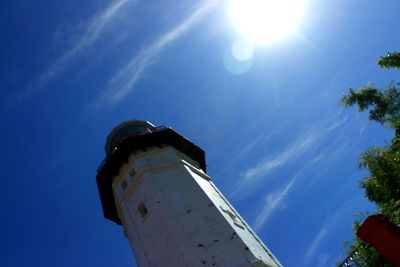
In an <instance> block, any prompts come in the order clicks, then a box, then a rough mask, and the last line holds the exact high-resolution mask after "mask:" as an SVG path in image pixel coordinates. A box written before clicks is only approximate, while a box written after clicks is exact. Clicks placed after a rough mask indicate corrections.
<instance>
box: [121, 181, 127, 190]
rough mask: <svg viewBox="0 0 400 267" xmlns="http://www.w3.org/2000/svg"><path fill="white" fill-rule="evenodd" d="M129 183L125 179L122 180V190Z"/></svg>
mask: <svg viewBox="0 0 400 267" xmlns="http://www.w3.org/2000/svg"><path fill="white" fill-rule="evenodd" d="M127 185H128V183H127V182H126V181H125V179H123V180H122V182H121V188H122V190H123V189H125V188H126V187H127Z"/></svg>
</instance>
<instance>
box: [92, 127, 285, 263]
mask: <svg viewBox="0 0 400 267" xmlns="http://www.w3.org/2000/svg"><path fill="white" fill-rule="evenodd" d="M105 151H106V158H105V160H104V161H103V162H102V164H101V165H100V166H99V168H98V170H97V177H96V180H97V185H98V189H99V193H100V199H101V203H102V207H103V212H104V216H105V217H106V218H107V219H109V220H111V221H113V222H115V223H117V224H118V225H122V227H123V231H124V234H125V236H126V238H127V239H128V240H129V243H130V246H131V248H132V251H133V253H134V255H135V258H136V262H137V264H138V266H139V267H184V266H188V267H250V266H252V267H262V266H265V267H267V266H268V267H279V266H281V264H280V263H279V261H278V260H277V259H276V258H275V256H274V255H273V254H272V253H271V251H270V250H269V249H268V248H267V247H266V246H265V245H264V243H263V242H262V241H261V239H260V238H259V237H258V236H257V235H256V234H255V233H254V231H253V230H252V229H251V228H250V226H249V225H248V224H247V223H246V222H245V221H244V220H243V218H242V217H241V216H240V215H239V214H238V212H237V211H236V210H235V209H234V208H233V207H232V205H231V204H230V203H229V201H228V200H227V199H226V198H225V196H224V195H223V194H222V193H221V192H220V191H219V190H218V188H217V187H216V186H215V185H214V183H213V182H212V179H211V177H210V176H209V175H207V172H206V161H205V153H204V151H203V150H202V149H201V148H200V147H198V146H197V145H196V144H194V143H192V142H191V141H189V140H188V139H186V138H185V137H184V136H182V135H180V134H179V133H177V132H176V131H174V130H173V129H171V128H169V127H165V126H160V127H156V126H154V125H153V124H151V123H150V122H147V121H140V120H130V121H126V122H123V123H121V124H120V125H118V126H117V127H115V128H114V129H113V130H112V131H111V133H110V134H109V136H108V138H107V141H106V146H105Z"/></svg>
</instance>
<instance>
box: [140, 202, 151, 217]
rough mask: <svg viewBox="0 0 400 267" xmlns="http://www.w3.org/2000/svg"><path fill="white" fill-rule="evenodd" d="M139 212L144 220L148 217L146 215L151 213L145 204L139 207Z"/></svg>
mask: <svg viewBox="0 0 400 267" xmlns="http://www.w3.org/2000/svg"><path fill="white" fill-rule="evenodd" d="M138 210H139V213H140V215H141V216H142V218H144V217H146V215H147V214H148V213H149V211H148V210H147V208H146V206H145V205H144V203H143V202H140V204H139V206H138Z"/></svg>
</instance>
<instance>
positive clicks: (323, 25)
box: [0, 0, 400, 266]
mask: <svg viewBox="0 0 400 267" xmlns="http://www.w3.org/2000/svg"><path fill="white" fill-rule="evenodd" d="M304 2H305V3H306V7H305V12H304V13H303V17H302V20H301V22H300V24H298V26H297V28H296V30H295V31H293V33H291V34H288V35H287V36H286V37H285V38H281V39H278V40H275V41H274V42H271V43H269V44H268V45H257V44H256V45H254V46H252V48H253V50H251V52H252V53H251V54H252V56H251V57H250V58H248V59H247V60H245V61H240V60H237V59H235V57H234V56H233V55H232V46H233V45H234V44H235V43H236V42H238V40H239V42H241V41H243V40H244V39H245V37H244V36H243V34H242V32H239V31H238V30H237V28H236V26H235V24H234V23H232V20H231V19H230V17H229V12H228V11H227V10H229V6H230V2H229V1H222V0H221V1H203V2H201V1H190V0H182V1H179V0H175V1H167V0H166V1H141V0H114V1H113V0H106V1H104V0H103V1H99V0H93V1H76V0H70V1H63V0H62V1H21V0H14V1H3V2H2V3H1V4H0V21H1V23H0V28H1V30H0V38H1V49H0V58H1V61H0V97H1V98H0V110H1V112H0V119H1V122H2V126H3V127H2V129H3V130H2V131H1V133H0V138H1V140H2V151H3V152H2V153H1V162H2V163H1V166H2V189H3V190H2V194H1V195H0V203H1V204H0V205H1V210H2V213H3V219H2V220H1V222H0V226H1V229H2V230H1V231H2V233H1V236H2V237H1V240H2V242H1V243H0V246H1V250H0V251H1V252H0V262H1V266H135V265H134V258H133V256H132V253H131V251H130V247H129V245H128V242H127V240H126V239H125V238H124V236H123V233H122V229H121V228H120V227H118V226H117V225H115V224H114V223H112V222H110V221H107V220H106V219H104V218H103V215H102V209H101V205H100V199H99V196H98V192H97V187H96V183H95V175H96V168H97V167H98V165H99V164H100V163H101V161H102V160H103V158H104V143H105V138H106V136H107V134H108V133H109V132H110V130H111V129H112V128H113V127H114V126H115V125H117V124H118V123H120V122H122V121H124V120H128V119H132V118H137V119H146V120H149V121H151V122H152V123H154V124H156V125H168V126H171V127H173V128H174V129H176V130H177V131H178V132H180V133H181V134H183V135H185V136H186V137H187V138H189V139H190V140H192V141H193V142H195V143H196V144H198V145H199V146H200V147H202V148H203V149H204V150H205V151H206V156H207V165H208V173H209V175H210V176H211V177H213V178H214V182H215V184H216V185H217V186H218V187H219V188H220V189H221V190H222V191H223V192H224V193H225V195H226V196H227V197H228V199H229V200H230V201H231V202H232V203H233V204H234V206H235V207H236V208H237V210H238V211H239V212H240V213H241V214H242V216H243V217H244V218H245V219H246V220H247V222H248V223H249V224H250V225H251V226H252V227H253V228H254V229H255V230H256V231H257V233H258V234H259V235H260V237H261V238H262V239H263V241H264V242H265V243H266V245H267V246H268V247H269V248H270V249H271V250H272V252H273V253H274V254H275V255H276V257H277V258H278V259H279V260H280V261H281V262H282V263H283V264H284V265H285V266H332V265H333V264H334V263H335V261H336V260H337V259H339V258H340V257H341V255H342V253H343V250H342V243H343V241H344V240H346V239H347V240H348V239H351V238H352V235H351V232H352V229H351V224H352V221H353V217H352V214H353V213H357V212H359V211H361V210H365V209H370V210H371V209H373V207H372V206H371V205H370V204H369V203H368V202H367V201H366V200H365V199H364V197H363V193H362V191H361V190H359V189H358V188H357V181H358V180H360V179H361V177H362V175H363V172H362V171H359V170H358V169H357V158H358V155H359V153H360V152H362V151H364V150H365V149H366V148H367V147H368V146H370V145H374V144H375V145H376V144H378V145H380V144H384V140H385V139H389V138H390V137H391V135H392V133H391V132H390V131H389V130H388V129H384V128H382V127H380V126H379V125H375V124H373V123H371V122H369V121H368V118H367V116H366V114H358V113H357V112H356V109H353V108H351V109H343V108H341V107H339V105H338V101H339V99H340V96H341V95H342V93H343V92H345V91H346V90H347V89H348V88H349V87H354V88H357V87H359V86H362V85H365V84H366V83H367V82H370V81H371V82H373V83H374V84H376V85H377V86H384V85H386V84H388V83H389V82H390V81H392V80H393V79H396V78H398V74H396V73H395V72H394V71H388V70H380V69H379V68H378V67H377V66H376V59H377V58H378V57H379V56H380V55H382V54H385V53H386V52H387V51H394V50H398V49H399V43H400V36H399V34H398V25H399V22H400V21H399V20H400V18H399V16H398V11H399V9H400V3H399V2H398V1H397V0H383V1H362V0H354V1H345V0H326V1H316V0H308V1H304ZM396 75H397V77H396Z"/></svg>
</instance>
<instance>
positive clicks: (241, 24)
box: [228, 0, 304, 45]
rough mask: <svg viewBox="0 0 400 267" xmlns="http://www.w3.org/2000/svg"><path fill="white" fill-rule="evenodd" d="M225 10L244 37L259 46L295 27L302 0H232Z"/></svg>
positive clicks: (287, 33) (290, 31)
mask: <svg viewBox="0 0 400 267" xmlns="http://www.w3.org/2000/svg"><path fill="white" fill-rule="evenodd" d="M228 12H229V17H230V20H232V22H233V24H234V26H235V28H236V29H237V31H238V32H239V33H240V34H241V35H243V37H245V38H246V39H248V40H249V41H252V42H253V43H255V44H258V45H268V44H270V43H272V42H274V41H276V40H279V39H282V38H284V37H287V36H288V35H290V34H291V33H293V32H295V31H296V30H297V27H298V25H299V23H300V22H301V19H302V17H303V12H304V0H231V1H230V2H229V7H228Z"/></svg>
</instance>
